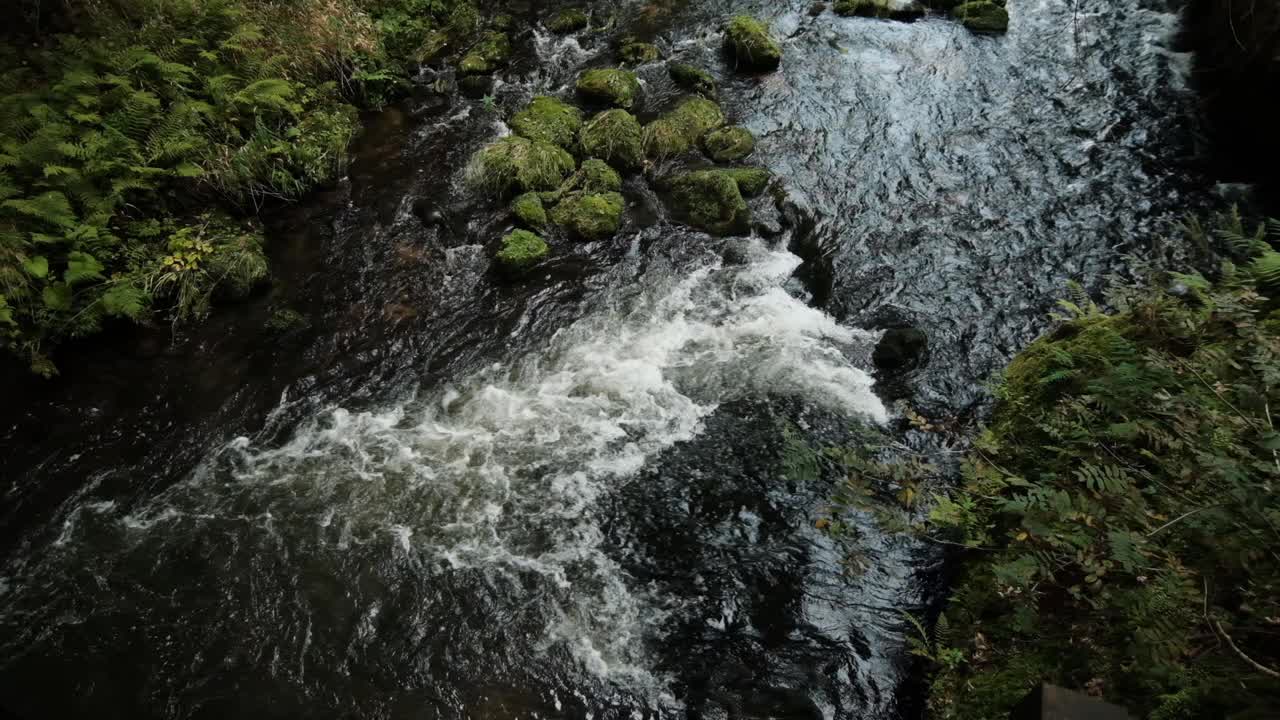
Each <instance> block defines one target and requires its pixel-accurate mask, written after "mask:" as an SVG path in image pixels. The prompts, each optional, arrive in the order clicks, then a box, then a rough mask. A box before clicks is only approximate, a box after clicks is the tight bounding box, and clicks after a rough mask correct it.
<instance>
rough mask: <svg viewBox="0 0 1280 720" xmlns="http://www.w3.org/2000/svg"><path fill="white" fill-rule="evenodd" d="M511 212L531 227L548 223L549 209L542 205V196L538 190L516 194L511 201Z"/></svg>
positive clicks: (538, 226)
mask: <svg viewBox="0 0 1280 720" xmlns="http://www.w3.org/2000/svg"><path fill="white" fill-rule="evenodd" d="M511 214H513V215H515V216H516V219H517V220H519V221H520V222H522V223H524V224H525V225H527V226H528V227H531V228H542V227H546V225H547V211H546V209H545V208H543V207H542V198H540V197H538V193H536V192H527V193H525V194H523V195H518V196H516V199H515V200H512V201H511Z"/></svg>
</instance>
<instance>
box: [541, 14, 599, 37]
mask: <svg viewBox="0 0 1280 720" xmlns="http://www.w3.org/2000/svg"><path fill="white" fill-rule="evenodd" d="M589 22H590V19H589V18H587V14H586V13H585V12H583V11H581V10H579V9H578V8H570V9H568V10H561V11H560V12H558V13H556V14H555V16H554V17H552V18H551V19H550V20H549V21H547V29H549V30H550V31H551V32H553V33H559V34H560V35H568V34H569V33H575V32H578V31H579V30H582V29H583V28H585V27H586V26H587V23H589Z"/></svg>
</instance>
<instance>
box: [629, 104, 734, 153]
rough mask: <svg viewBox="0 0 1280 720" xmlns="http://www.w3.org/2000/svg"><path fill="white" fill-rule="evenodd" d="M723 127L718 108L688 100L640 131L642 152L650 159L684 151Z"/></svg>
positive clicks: (721, 115)
mask: <svg viewBox="0 0 1280 720" xmlns="http://www.w3.org/2000/svg"><path fill="white" fill-rule="evenodd" d="M721 125H724V113H722V112H720V106H719V105H716V104H715V103H714V102H712V101H710V100H708V99H706V98H703V97H692V98H688V99H687V100H685V101H684V102H682V103H680V104H679V105H678V106H676V108H675V109H674V110H672V111H671V112H669V113H666V114H665V115H663V116H661V117H659V118H658V119H657V120H654V121H653V122H651V123H649V124H648V125H646V126H645V128H644V151H645V154H646V155H648V156H649V157H652V158H667V157H671V156H673V155H679V154H680V153H683V152H688V151H689V150H691V149H693V148H694V147H696V146H697V143H698V140H700V139H701V138H702V136H703V135H705V134H706V133H707V132H708V131H711V130H714V129H716V128H718V127H720V126H721Z"/></svg>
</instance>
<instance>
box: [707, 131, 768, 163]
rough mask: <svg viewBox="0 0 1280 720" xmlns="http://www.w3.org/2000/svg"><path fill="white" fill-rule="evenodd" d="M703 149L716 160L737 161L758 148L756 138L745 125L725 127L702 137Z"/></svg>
mask: <svg viewBox="0 0 1280 720" xmlns="http://www.w3.org/2000/svg"><path fill="white" fill-rule="evenodd" d="M702 149H703V150H704V151H705V152H706V153H707V157H709V158H711V159H712V160H715V161H716V162H736V161H738V160H741V159H743V158H745V157H746V156H748V155H750V154H751V153H752V152H753V151H754V150H755V149H756V138H755V136H754V135H752V134H751V131H750V130H748V129H746V128H744V127H738V126H736V125H733V126H730V127H723V128H720V129H718V130H712V131H711V132H709V133H707V134H706V135H705V136H704V137H703V138H702Z"/></svg>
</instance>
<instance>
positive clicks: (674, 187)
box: [671, 170, 751, 235]
mask: <svg viewBox="0 0 1280 720" xmlns="http://www.w3.org/2000/svg"><path fill="white" fill-rule="evenodd" d="M671 199H672V202H673V204H674V205H675V207H676V209H677V210H678V211H679V213H680V215H681V217H682V219H683V220H684V221H685V222H687V223H688V224H690V225H692V226H694V227H696V228H700V229H702V230H706V231H707V232H709V233H711V234H713V235H737V234H745V233H747V232H748V231H749V230H750V228H751V211H750V210H749V209H748V208H747V201H746V200H744V199H743V198H742V192H741V191H740V190H739V188H738V183H737V181H735V180H734V179H733V177H732V176H731V175H729V173H727V172H725V171H723V170H697V171H695V172H690V173H685V174H684V175H680V176H679V177H677V178H676V179H675V180H673V181H672V182H671Z"/></svg>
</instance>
